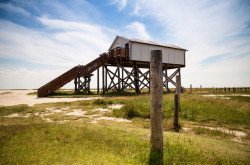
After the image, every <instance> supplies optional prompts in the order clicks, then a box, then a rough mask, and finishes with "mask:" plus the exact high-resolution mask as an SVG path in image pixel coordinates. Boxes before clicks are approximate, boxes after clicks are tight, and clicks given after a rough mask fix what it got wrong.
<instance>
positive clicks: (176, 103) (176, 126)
mask: <svg viewBox="0 0 250 165" xmlns="http://www.w3.org/2000/svg"><path fill="white" fill-rule="evenodd" d="M180 93H181V84H180V76H179V75H176V92H175V95H174V130H175V131H176V132H179V122H178V118H179V114H178V113H179V111H180Z"/></svg>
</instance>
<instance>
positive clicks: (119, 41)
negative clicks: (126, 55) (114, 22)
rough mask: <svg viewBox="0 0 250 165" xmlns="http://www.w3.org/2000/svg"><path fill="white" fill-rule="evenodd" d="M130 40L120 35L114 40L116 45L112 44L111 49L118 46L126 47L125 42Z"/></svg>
mask: <svg viewBox="0 0 250 165" xmlns="http://www.w3.org/2000/svg"><path fill="white" fill-rule="evenodd" d="M128 42H129V41H128V40H126V39H124V38H121V37H118V38H117V39H116V41H115V42H114V45H112V47H111V48H110V49H114V48H116V47H125V44H126V43H128Z"/></svg>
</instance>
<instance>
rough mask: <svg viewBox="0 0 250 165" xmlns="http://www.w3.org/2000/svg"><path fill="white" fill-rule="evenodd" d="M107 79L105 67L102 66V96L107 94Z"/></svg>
mask: <svg viewBox="0 0 250 165" xmlns="http://www.w3.org/2000/svg"><path fill="white" fill-rule="evenodd" d="M104 77H105V73H104V66H102V94H104V93H105V84H104V83H105V82H104V79H105V78H104Z"/></svg>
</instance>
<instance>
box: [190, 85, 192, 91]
mask: <svg viewBox="0 0 250 165" xmlns="http://www.w3.org/2000/svg"><path fill="white" fill-rule="evenodd" d="M190 93H192V84H190Z"/></svg>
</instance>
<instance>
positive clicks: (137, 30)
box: [124, 22, 151, 40]
mask: <svg viewBox="0 0 250 165" xmlns="http://www.w3.org/2000/svg"><path fill="white" fill-rule="evenodd" d="M124 35H125V36H127V37H130V38H138V39H145V40H149V39H151V37H150V35H149V33H148V32H147V29H146V27H145V25H144V24H143V23H140V22H132V23H130V24H129V25H127V26H126V27H125V34H124Z"/></svg>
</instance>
